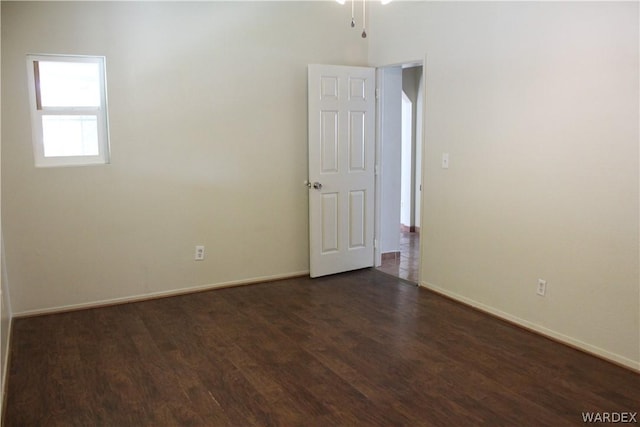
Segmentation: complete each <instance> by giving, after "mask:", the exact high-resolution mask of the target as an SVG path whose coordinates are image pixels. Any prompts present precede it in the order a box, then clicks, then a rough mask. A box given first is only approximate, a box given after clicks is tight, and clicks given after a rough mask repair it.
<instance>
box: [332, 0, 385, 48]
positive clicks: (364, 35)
mask: <svg viewBox="0 0 640 427" xmlns="http://www.w3.org/2000/svg"><path fill="white" fill-rule="evenodd" d="M336 1H337V2H338V3H340V4H342V5H344V4H345V3H346V2H347V0H336ZM361 1H362V38H363V39H366V38H367V29H366V27H367V25H366V24H367V20H366V16H367V0H361ZM380 3H381V4H389V3H391V0H380ZM355 9H356V0H351V28H355V27H356V16H355Z"/></svg>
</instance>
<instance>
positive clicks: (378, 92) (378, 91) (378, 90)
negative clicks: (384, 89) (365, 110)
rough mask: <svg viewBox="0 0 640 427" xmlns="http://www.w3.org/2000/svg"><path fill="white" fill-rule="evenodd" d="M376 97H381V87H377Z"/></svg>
mask: <svg viewBox="0 0 640 427" xmlns="http://www.w3.org/2000/svg"><path fill="white" fill-rule="evenodd" d="M376 99H380V88H376Z"/></svg>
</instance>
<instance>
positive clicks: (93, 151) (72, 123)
mask: <svg viewBox="0 0 640 427" xmlns="http://www.w3.org/2000/svg"><path fill="white" fill-rule="evenodd" d="M42 134H43V144H44V156H45V157H65V156H97V155H98V154H99V151H98V118H97V117H96V116H57V115H56V116H52V115H48V116H47V115H45V116H42Z"/></svg>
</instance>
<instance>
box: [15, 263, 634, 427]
mask: <svg viewBox="0 0 640 427" xmlns="http://www.w3.org/2000/svg"><path fill="white" fill-rule="evenodd" d="M8 382H9V383H8V385H9V388H8V394H7V398H6V399H7V400H6V408H5V414H4V420H3V421H4V425H5V426H93V425H96V426H269V425H274V426H275V425H280V426H392V425H394V426H400V425H408V426H409V425H410V426H453V425H509V426H514V425H527V426H535V425H541V426H542V425H545V426H562V425H583V419H582V412H585V411H591V412H598V411H599V412H638V411H639V410H640V408H639V402H640V376H638V375H636V374H634V373H632V372H631V371H628V370H625V369H623V368H620V367H618V366H615V365H613V364H610V363H607V362H605V361H602V360H599V359H597V358H594V357H592V356H589V355H586V354H584V353H581V352H579V351H576V350H573V349H571V348H568V347H565V346H563V345H561V344H558V343H555V342H552V341H550V340H547V339H545V338H542V337H540V336H537V335H535V334H532V333H529V332H527V331H524V330H521V329H519V328H517V327H514V326H512V325H509V324H507V323H504V322H502V321H500V320H497V319H495V318H492V317H490V316H487V315H484V314H482V313H480V312H477V311H475V310H472V309H470V308H468V307H465V306H462V305H459V304H457V303H455V302H453V301H450V300H448V299H446V298H443V297H441V296H438V295H435V294H433V293H431V292H429V291H427V290H425V289H419V288H417V287H415V286H411V285H408V284H406V283H404V282H402V281H400V280H398V279H394V278H392V277H390V276H388V275H385V274H382V273H379V272H377V271H375V270H372V269H368V270H361V271H356V272H351V273H346V274H342V275H337V276H331V277H326V278H320V279H313V280H311V279H308V278H299V279H290V280H283V281H279V282H272V283H266V284H260V285H252V286H245V287H237V288H229V289H221V290H215V291H209V292H201V293H194V294H190V295H184V296H179V297H172V298H165V299H157V300H152V301H146V302H140V303H131V304H124V305H119V306H113V307H106V308H99V309H92V310H83V311H76V312H70V313H63V314H56V315H47V316H40V317H33V318H23V319H16V320H15V322H14V325H13V335H12V344H11V354H10V372H9V375H8Z"/></svg>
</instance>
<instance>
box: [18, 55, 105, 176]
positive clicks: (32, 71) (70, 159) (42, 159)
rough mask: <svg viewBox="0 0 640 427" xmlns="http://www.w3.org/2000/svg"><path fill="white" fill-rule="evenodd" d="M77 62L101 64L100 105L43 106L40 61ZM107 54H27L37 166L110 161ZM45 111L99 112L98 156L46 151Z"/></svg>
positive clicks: (93, 114)
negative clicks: (47, 154) (44, 133)
mask: <svg viewBox="0 0 640 427" xmlns="http://www.w3.org/2000/svg"><path fill="white" fill-rule="evenodd" d="M40 61H42V62H74V63H95V64H98V67H99V72H100V105H99V106H98V107H43V106H42V105H41V104H42V103H41V101H40V88H39V75H38V64H39V62H40ZM105 68H106V67H105V57H104V56H78V55H27V76H28V78H29V103H30V109H31V128H32V139H33V152H34V158H35V165H36V167H57V166H85V165H100V164H107V163H109V126H108V115H107V79H106V70H105ZM44 115H61V116H69V115H83V116H95V117H96V119H97V124H98V154H97V155H95V156H57V157H46V156H45V155H44V135H43V130H42V117H43V116H44Z"/></svg>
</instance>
